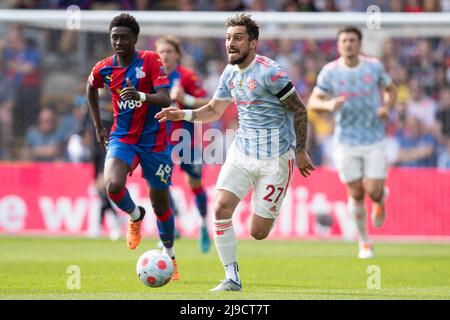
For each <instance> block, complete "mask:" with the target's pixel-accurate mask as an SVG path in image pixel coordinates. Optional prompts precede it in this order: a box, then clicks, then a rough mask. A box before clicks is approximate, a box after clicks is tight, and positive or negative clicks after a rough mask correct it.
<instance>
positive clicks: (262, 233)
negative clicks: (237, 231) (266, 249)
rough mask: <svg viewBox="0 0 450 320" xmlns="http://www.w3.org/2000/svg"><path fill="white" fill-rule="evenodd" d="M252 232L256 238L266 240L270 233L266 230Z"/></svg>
mask: <svg viewBox="0 0 450 320" xmlns="http://www.w3.org/2000/svg"><path fill="white" fill-rule="evenodd" d="M250 234H251V236H252V237H253V238H254V239H255V240H264V239H265V238H267V236H268V235H269V233H268V232H265V231H264V230H251V231H250Z"/></svg>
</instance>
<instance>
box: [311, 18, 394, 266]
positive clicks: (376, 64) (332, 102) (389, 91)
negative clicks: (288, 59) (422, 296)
mask: <svg viewBox="0 0 450 320" xmlns="http://www.w3.org/2000/svg"><path fill="white" fill-rule="evenodd" d="M361 39H362V33H361V31H360V30H359V29H358V28H356V27H353V26H348V27H344V28H342V29H340V30H339V32H338V36H337V47H338V51H339V54H340V56H341V57H340V58H339V59H337V60H335V61H332V62H330V63H328V64H327V65H325V66H324V67H323V69H322V70H321V72H320V74H319V76H318V78H317V84H316V87H315V88H314V91H313V93H312V95H311V97H310V99H309V103H308V106H309V108H310V109H312V110H317V111H327V112H333V114H334V120H335V132H334V147H333V150H334V151H333V156H334V161H335V165H336V168H337V170H338V172H339V177H340V179H341V181H342V182H343V183H345V184H346V185H347V192H348V195H349V198H348V210H349V212H350V213H351V214H352V215H353V216H354V217H355V220H356V225H357V229H358V232H359V254H358V256H359V258H361V259H367V258H371V257H373V255H374V252H373V247H372V244H371V243H370V242H369V240H368V236H367V228H366V209H365V205H364V197H365V195H366V194H367V195H368V196H369V197H370V198H371V199H372V201H373V207H372V213H371V217H372V223H373V225H374V226H375V227H376V228H380V227H381V226H382V225H383V223H384V221H385V219H386V210H385V200H386V197H387V195H388V190H387V188H386V187H385V179H386V175H387V170H388V167H387V160H386V156H385V139H384V138H385V127H384V124H383V121H384V120H387V118H388V116H389V112H390V110H391V109H392V108H393V107H394V105H395V101H396V97H397V89H396V86H395V85H394V83H393V82H392V80H391V78H390V76H389V75H388V74H387V73H386V72H385V69H384V66H383V64H382V63H381V62H380V61H379V60H378V59H376V58H372V57H367V56H363V55H361V54H360V51H361ZM380 87H381V88H382V92H380ZM381 93H382V96H383V99H381V98H380V96H381Z"/></svg>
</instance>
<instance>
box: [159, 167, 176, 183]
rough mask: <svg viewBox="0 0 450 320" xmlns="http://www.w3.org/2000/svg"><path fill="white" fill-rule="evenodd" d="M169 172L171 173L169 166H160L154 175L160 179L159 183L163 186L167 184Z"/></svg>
mask: <svg viewBox="0 0 450 320" xmlns="http://www.w3.org/2000/svg"><path fill="white" fill-rule="evenodd" d="M171 171H172V168H171V167H170V165H168V164H160V165H159V167H158V170H157V171H156V173H155V175H157V176H158V177H159V178H160V179H161V182H164V183H165V184H167V181H168V180H169V178H170V172H171Z"/></svg>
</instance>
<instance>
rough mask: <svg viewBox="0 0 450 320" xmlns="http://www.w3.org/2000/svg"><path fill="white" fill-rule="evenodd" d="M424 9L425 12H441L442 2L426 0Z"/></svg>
mask: <svg viewBox="0 0 450 320" xmlns="http://www.w3.org/2000/svg"><path fill="white" fill-rule="evenodd" d="M423 10H424V11H425V12H439V11H441V4H440V1H439V0H424V1H423Z"/></svg>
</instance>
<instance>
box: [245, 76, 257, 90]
mask: <svg viewBox="0 0 450 320" xmlns="http://www.w3.org/2000/svg"><path fill="white" fill-rule="evenodd" d="M247 87H248V89H249V90H250V91H254V90H255V89H256V80H255V79H250V80H248V83H247Z"/></svg>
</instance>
